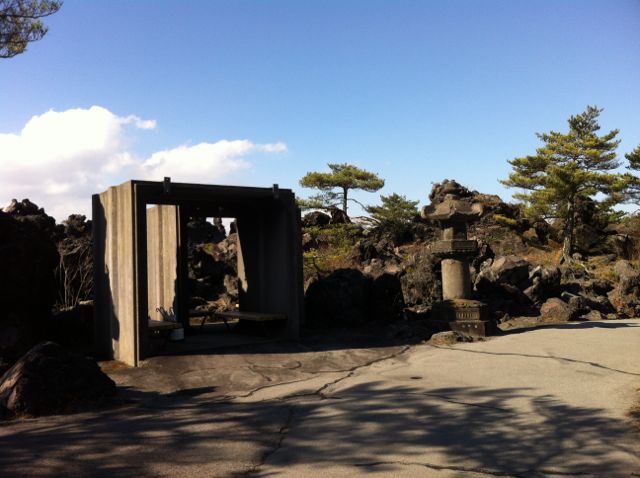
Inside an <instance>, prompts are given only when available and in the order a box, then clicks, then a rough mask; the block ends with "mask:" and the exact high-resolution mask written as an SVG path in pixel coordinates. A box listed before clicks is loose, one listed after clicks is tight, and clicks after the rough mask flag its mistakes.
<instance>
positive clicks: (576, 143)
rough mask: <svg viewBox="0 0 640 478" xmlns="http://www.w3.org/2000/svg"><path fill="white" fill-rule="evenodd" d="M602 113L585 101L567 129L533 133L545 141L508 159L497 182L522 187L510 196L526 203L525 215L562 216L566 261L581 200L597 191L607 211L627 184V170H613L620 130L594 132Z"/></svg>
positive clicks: (549, 217)
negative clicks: (525, 153)
mask: <svg viewBox="0 0 640 478" xmlns="http://www.w3.org/2000/svg"><path fill="white" fill-rule="evenodd" d="M601 112H602V109H600V108H598V107H596V106H587V108H586V110H585V111H583V112H582V113H579V114H577V115H574V116H571V117H570V118H569V120H568V124H569V131H568V132H567V133H560V132H557V131H550V132H548V133H537V137H538V138H539V139H540V140H541V141H542V142H543V143H544V144H543V145H542V146H540V147H539V148H537V149H536V154H534V155H529V156H523V157H520V158H514V159H512V160H510V161H509V164H510V165H511V166H512V167H513V171H512V172H511V174H509V177H508V178H507V179H506V180H502V181H500V182H501V183H502V184H504V185H505V186H507V187H514V188H520V189H522V190H523V192H520V193H517V194H514V198H516V199H518V200H520V201H522V202H523V203H524V204H525V213H526V214H527V215H529V216H532V217H541V218H544V219H560V220H562V221H563V223H564V231H563V248H562V257H563V259H564V260H570V257H571V253H572V247H573V244H574V232H575V224H576V214H577V207H576V206H577V204H578V203H579V201H580V200H581V199H586V198H592V199H595V198H596V196H597V197H598V198H603V199H600V200H598V201H597V203H598V207H599V208H601V209H602V210H606V209H608V208H610V207H611V206H613V205H615V204H617V203H619V202H620V201H621V200H622V196H621V194H622V192H623V191H625V189H626V188H627V187H628V183H629V181H628V175H624V174H620V173H616V172H614V170H615V169H617V168H618V167H619V166H620V162H619V161H618V160H617V156H616V149H617V147H618V144H619V143H620V140H619V139H616V137H617V136H618V133H619V131H618V130H617V129H614V130H611V131H609V132H608V133H605V134H603V135H599V134H598V131H599V130H600V125H599V124H598V117H599V116H600V113H601Z"/></svg>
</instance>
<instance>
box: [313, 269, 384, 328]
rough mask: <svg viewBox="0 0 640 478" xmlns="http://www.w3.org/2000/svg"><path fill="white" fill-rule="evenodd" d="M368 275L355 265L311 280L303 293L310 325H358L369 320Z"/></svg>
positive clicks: (369, 284)
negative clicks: (353, 267) (355, 267)
mask: <svg viewBox="0 0 640 478" xmlns="http://www.w3.org/2000/svg"><path fill="white" fill-rule="evenodd" d="M370 301H371V278H369V277H367V276H365V275H364V274H363V273H362V272H361V271H359V270H357V269H337V270H335V271H333V272H332V273H331V274H329V275H328V276H326V277H322V278H318V279H316V280H314V281H313V282H311V283H310V284H309V286H308V287H307V291H306V293H305V298H304V305H305V317H306V324H307V325H308V326H310V327H326V326H344V325H346V326H352V325H361V324H364V323H366V322H368V321H369V320H370V318H371V317H370V305H371V302H370Z"/></svg>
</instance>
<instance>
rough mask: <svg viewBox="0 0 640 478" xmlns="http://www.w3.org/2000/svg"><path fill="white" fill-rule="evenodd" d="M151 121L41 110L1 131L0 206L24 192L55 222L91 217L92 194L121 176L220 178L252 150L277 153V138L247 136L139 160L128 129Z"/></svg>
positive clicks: (242, 166)
mask: <svg viewBox="0 0 640 478" xmlns="http://www.w3.org/2000/svg"><path fill="white" fill-rule="evenodd" d="M155 127H156V121H155V120H148V119H142V118H140V117H138V116H135V115H129V116H124V117H123V116H118V115H116V114H114V113H112V112H111V111H109V110H107V109H106V108H103V107H100V106H92V107H91V108H88V109H81V108H78V109H70V110H66V111H61V112H57V111H48V112H46V113H44V114H42V115H38V116H34V117H33V118H31V119H30V120H29V121H28V122H27V124H26V125H25V126H24V128H22V130H21V131H20V132H19V133H0V205H2V204H6V203H8V202H9V200H10V199H11V198H14V197H15V198H17V199H23V198H27V197H28V198H29V199H31V200H32V201H34V202H35V203H37V204H38V205H39V206H42V207H45V209H46V211H47V213H48V214H51V215H53V216H55V217H56V218H57V219H58V220H61V219H64V218H65V217H66V216H67V215H69V214H71V213H75V212H78V213H81V214H86V215H87V216H90V215H91V195H92V194H93V193H96V192H101V191H102V190H104V189H105V188H106V187H108V186H110V185H116V184H120V183H121V182H123V181H126V180H128V179H149V180H162V178H163V177H164V176H171V178H172V180H174V181H176V182H180V181H181V182H206V183H211V182H220V181H222V180H224V179H226V178H229V177H230V176H231V175H233V174H234V173H238V172H240V171H242V170H246V169H248V168H250V167H251V162H250V161H249V159H250V156H251V155H252V154H255V153H282V152H285V151H286V150H287V146H286V145H285V144H284V143H267V144H256V143H253V142H251V141H249V140H246V139H244V140H232V141H230V140H220V141H217V142H214V143H207V142H203V143H199V144H196V145H180V146H177V147H175V148H171V149H166V150H162V151H157V152H155V153H153V154H151V156H149V157H148V158H140V157H138V156H136V155H135V154H134V153H133V152H132V151H129V142H128V141H127V137H128V136H129V135H127V134H126V133H127V130H129V129H133V130H134V131H135V130H150V129H154V128H155Z"/></svg>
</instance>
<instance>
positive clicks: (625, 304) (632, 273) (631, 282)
mask: <svg viewBox="0 0 640 478" xmlns="http://www.w3.org/2000/svg"><path fill="white" fill-rule="evenodd" d="M614 272H615V273H616V275H617V276H618V284H617V285H616V287H615V288H614V289H613V290H612V291H611V292H609V294H608V296H609V300H610V301H611V303H612V304H613V306H614V307H615V309H616V311H617V312H618V313H620V314H624V315H627V316H629V317H639V316H640V271H639V270H637V269H635V268H634V267H633V265H632V264H631V263H630V262H629V261H626V260H620V261H618V262H616V264H615V266H614Z"/></svg>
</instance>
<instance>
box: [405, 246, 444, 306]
mask: <svg viewBox="0 0 640 478" xmlns="http://www.w3.org/2000/svg"><path fill="white" fill-rule="evenodd" d="M404 270H405V273H404V275H402V277H401V279H400V282H401V285H402V294H403V296H404V301H405V304H406V306H407V307H410V308H413V309H416V310H418V309H427V308H429V307H431V305H432V304H434V303H435V302H437V301H440V300H442V276H441V272H440V260H439V259H438V258H437V257H435V256H434V255H432V254H430V253H429V252H428V250H427V249H424V250H423V251H421V252H418V253H417V254H415V255H413V256H411V257H409V258H408V259H407V260H406V262H405V263H404Z"/></svg>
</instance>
